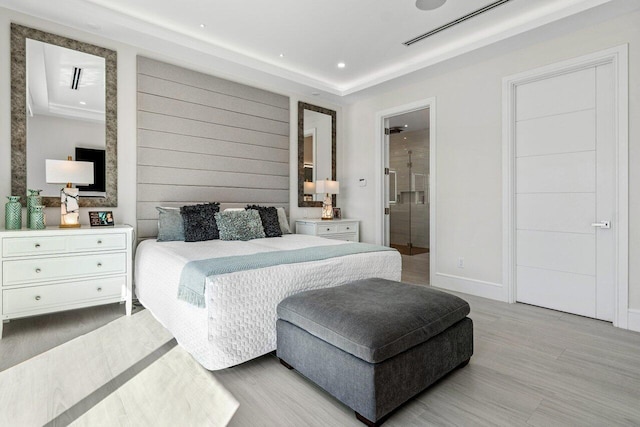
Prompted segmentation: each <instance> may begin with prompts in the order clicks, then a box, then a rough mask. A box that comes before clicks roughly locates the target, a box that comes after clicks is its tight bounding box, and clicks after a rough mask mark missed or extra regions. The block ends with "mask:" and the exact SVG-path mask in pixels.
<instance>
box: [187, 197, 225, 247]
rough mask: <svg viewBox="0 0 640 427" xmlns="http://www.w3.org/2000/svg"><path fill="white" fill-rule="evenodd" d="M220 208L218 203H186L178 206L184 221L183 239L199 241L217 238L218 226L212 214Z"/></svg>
mask: <svg viewBox="0 0 640 427" xmlns="http://www.w3.org/2000/svg"><path fill="white" fill-rule="evenodd" d="M219 210H220V203H218V202H215V203H205V204H203V205H187V206H183V207H181V208H180V215H182V221H183V222H184V241H185V242H201V241H203V240H213V239H217V238H218V226H217V225H216V220H215V218H214V216H213V215H214V214H215V213H216V212H218V211H219Z"/></svg>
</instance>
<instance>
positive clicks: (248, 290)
mask: <svg viewBox="0 0 640 427" xmlns="http://www.w3.org/2000/svg"><path fill="white" fill-rule="evenodd" d="M341 244H348V242H341V241H335V240H329V239H324V238H320V237H315V236H308V235H300V234H288V235H284V236H282V237H278V238H263V239H254V240H250V241H221V240H209V241H204V242H189V243H187V242H157V241H156V240H155V239H149V240H145V241H143V242H141V243H140V245H139V246H138V248H137V251H136V259H135V284H136V294H137V296H138V299H139V300H140V302H141V303H142V304H143V305H144V306H145V307H146V308H147V309H148V310H149V311H151V313H152V314H153V316H154V317H155V318H156V319H157V320H158V321H159V322H160V323H162V325H163V326H164V327H165V328H167V329H168V330H169V331H170V332H171V333H172V334H173V335H174V337H175V338H176V340H177V341H178V343H179V344H180V345H181V346H182V347H183V348H184V349H185V350H187V351H188V352H189V353H191V354H192V355H193V357H194V358H195V359H196V360H197V361H198V362H199V363H200V364H202V365H203V366H204V367H205V368H207V369H209V370H218V369H224V368H228V367H231V366H234V365H237V364H240V363H243V362H246V361H248V360H251V359H254V358H256V357H258V356H261V355H263V354H266V353H269V352H271V351H273V350H275V349H276V330H275V325H276V318H277V316H276V306H277V304H278V303H279V302H280V301H282V300H283V299H284V298H286V297H287V296H289V295H292V294H295V293H298V292H301V291H304V290H308V289H318V288H327V287H332V286H338V285H342V284H345V283H348V282H352V281H354V280H357V279H363V278H368V277H381V278H385V279H389V280H400V273H401V264H402V261H401V257H400V254H399V253H398V252H397V251H379V252H378V251H375V252H367V253H357V254H352V255H345V256H340V257H336V258H330V259H324V260H317V261H310V262H299V263H293V264H283V265H273V266H269V267H264V268H259V269H250V270H244V271H237V272H232V273H227V274H219V275H213V276H208V277H206V281H205V289H204V297H205V298H204V299H205V307H204V308H198V307H197V306H195V305H193V304H190V303H188V302H185V301H182V300H180V299H178V298H177V295H178V287H179V282H180V277H181V274H182V270H183V267H184V266H185V265H186V264H187V263H188V262H189V261H193V260H203V259H209V258H216V257H228V256H242V255H248V254H258V255H257V256H259V254H261V253H265V252H272V251H290V250H299V249H304V248H310V247H319V246H327V245H341Z"/></svg>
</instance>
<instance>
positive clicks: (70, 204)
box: [60, 187, 80, 228]
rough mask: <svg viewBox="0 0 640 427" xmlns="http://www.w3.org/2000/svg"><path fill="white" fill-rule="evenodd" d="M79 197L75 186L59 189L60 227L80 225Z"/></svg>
mask: <svg viewBox="0 0 640 427" xmlns="http://www.w3.org/2000/svg"><path fill="white" fill-rule="evenodd" d="M79 199H80V197H79V196H78V189H77V188H69V187H66V188H63V189H62V190H60V228H78V227H80V212H79V211H80V206H79Z"/></svg>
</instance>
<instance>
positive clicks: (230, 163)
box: [136, 57, 289, 239]
mask: <svg viewBox="0 0 640 427" xmlns="http://www.w3.org/2000/svg"><path fill="white" fill-rule="evenodd" d="M137 110H138V138H137V177H138V178H137V207H136V209H137V228H138V237H139V238H141V239H144V238H149V237H155V236H156V235H157V232H158V228H157V220H158V212H157V211H156V209H155V207H156V206H182V205H185V204H193V203H200V202H214V201H215V202H220V203H221V208H222V209H225V208H229V207H244V206H245V205H246V204H248V203H249V204H254V203H258V204H265V205H270V206H282V207H285V209H286V210H287V212H288V211H289V98H288V97H286V96H282V95H278V94H275V93H272V92H268V91H265V90H262V89H257V88H254V87H250V86H246V85H243V84H239V83H236V82H232V81H229V80H225V79H221V78H218V77H214V76H210V75H207V74H203V73H199V72H196V71H192V70H188V69H185V68H182V67H178V66H175V65H171V64H167V63H164V62H159V61H156V60H153V59H149V58H144V57H138V108H137Z"/></svg>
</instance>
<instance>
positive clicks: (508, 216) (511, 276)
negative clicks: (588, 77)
mask: <svg viewBox="0 0 640 427" xmlns="http://www.w3.org/2000/svg"><path fill="white" fill-rule="evenodd" d="M628 49H629V47H628V45H627V44H623V45H620V46H616V47H613V48H610V49H606V50H602V51H599V52H595V53H592V54H588V55H584V56H581V57H578V58H573V59H569V60H567V61H562V62H558V63H555V64H552V65H548V66H544V67H540V68H536V69H533V70H528V71H525V72H523V73H519V74H515V75H512V76H507V77H505V78H503V80H502V105H503V111H502V215H503V218H504V219H503V234H502V235H503V241H502V258H503V259H502V265H503V272H502V280H503V283H504V284H505V286H503V289H504V292H505V295H504V300H506V301H508V302H510V303H515V302H516V286H517V284H516V280H515V278H516V273H515V269H516V253H515V250H516V246H515V243H516V242H515V238H516V229H515V228H516V218H515V215H516V209H515V189H516V175H515V172H516V170H515V154H516V153H515V142H516V138H515V117H516V116H515V105H516V102H515V101H516V88H517V87H518V86H519V85H522V84H527V83H531V82H535V81H539V80H544V79H547V78H551V77H555V76H559V75H562V74H566V73H571V72H575V71H579V70H582V69H586V68H591V67H594V66H598V65H606V64H611V65H612V66H613V68H614V73H613V74H614V78H615V88H616V93H615V94H614V96H615V97H616V100H615V103H614V105H615V111H614V114H615V119H614V126H615V133H616V135H615V142H614V145H615V150H616V165H615V171H614V172H615V174H616V178H615V181H616V190H615V191H616V207H615V213H614V218H612V222H613V227H612V228H613V230H612V231H613V232H614V233H615V237H614V238H615V242H616V243H615V247H616V253H615V258H616V266H615V279H614V289H615V291H614V292H615V302H614V316H613V325H614V326H617V327H620V328H624V329H628V323H629V322H628V320H629V102H628V98H629V76H628V74H629V72H628V62H629V60H628V56H629V54H628Z"/></svg>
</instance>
